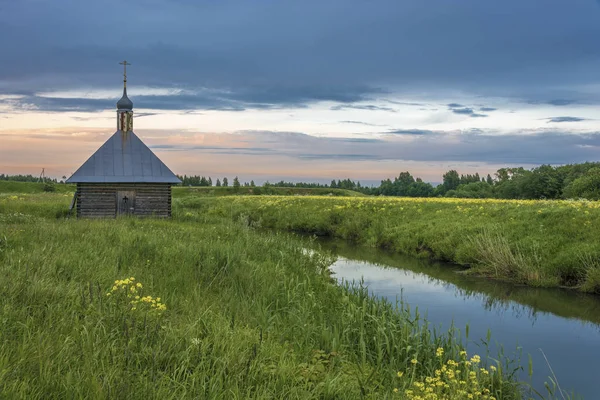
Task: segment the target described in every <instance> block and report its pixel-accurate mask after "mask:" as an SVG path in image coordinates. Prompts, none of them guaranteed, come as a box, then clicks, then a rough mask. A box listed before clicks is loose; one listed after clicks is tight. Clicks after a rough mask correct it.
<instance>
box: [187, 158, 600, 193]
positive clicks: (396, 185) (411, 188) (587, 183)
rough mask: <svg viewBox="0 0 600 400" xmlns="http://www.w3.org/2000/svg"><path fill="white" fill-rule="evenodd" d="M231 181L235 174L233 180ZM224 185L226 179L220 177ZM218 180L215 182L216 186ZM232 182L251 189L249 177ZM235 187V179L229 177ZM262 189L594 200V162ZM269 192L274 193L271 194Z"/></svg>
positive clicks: (598, 185)
mask: <svg viewBox="0 0 600 400" xmlns="http://www.w3.org/2000/svg"><path fill="white" fill-rule="evenodd" d="M179 178H180V179H181V180H182V181H183V184H184V186H188V185H191V186H212V180H211V178H210V177H209V178H205V177H203V176H202V177H200V176H186V175H184V176H180V177H179ZM235 179H236V180H237V177H236V178H235ZM223 182H224V183H225V184H224V186H227V184H226V182H227V178H223ZM220 185H221V183H220V181H219V180H217V186H220ZM237 185H238V186H244V187H255V185H254V181H252V182H250V183H247V182H246V183H244V184H243V185H241V184H240V182H239V180H238V182H237ZM234 186H235V180H234ZM263 187H281V188H283V187H286V188H292V187H295V188H330V189H345V190H351V191H357V192H360V193H363V194H366V195H373V196H380V195H381V196H399V197H454V198H475V199H484V198H485V199H489V198H498V199H530V200H539V199H578V198H583V199H588V200H600V162H587V163H582V164H570V165H563V166H558V167H553V166H551V165H540V166H539V167H536V168H533V169H531V170H526V169H524V168H522V167H519V168H500V169H499V170H497V171H496V173H495V174H494V177H492V176H491V175H489V174H488V175H487V176H486V177H484V176H480V175H479V173H475V174H466V175H464V174H459V173H458V171H456V170H450V171H448V172H446V173H445V174H443V176H442V183H441V184H440V185H438V186H435V187H434V186H433V185H432V184H431V183H428V182H423V180H422V179H420V178H415V177H413V176H412V175H411V173H410V172H408V171H406V172H401V173H400V174H399V175H398V176H397V177H396V178H394V179H393V180H391V179H384V180H382V181H381V183H380V185H379V186H377V187H368V186H364V185H361V184H360V182H354V181H352V180H350V179H344V180H339V179H338V180H337V181H336V180H335V179H334V180H332V181H331V183H330V184H329V185H326V184H320V183H305V182H284V181H280V182H277V183H269V182H266V183H265V184H264V185H263ZM273 194H275V193H273Z"/></svg>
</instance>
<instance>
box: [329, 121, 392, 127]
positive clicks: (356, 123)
mask: <svg viewBox="0 0 600 400" xmlns="http://www.w3.org/2000/svg"><path fill="white" fill-rule="evenodd" d="M339 122H340V123H341V124H354V125H365V126H386V125H382V124H372V123H369V122H363V121H339Z"/></svg>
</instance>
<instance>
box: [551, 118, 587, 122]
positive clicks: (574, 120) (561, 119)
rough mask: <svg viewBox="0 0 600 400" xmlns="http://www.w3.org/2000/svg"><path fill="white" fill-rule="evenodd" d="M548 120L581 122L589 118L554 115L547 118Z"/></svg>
mask: <svg viewBox="0 0 600 400" xmlns="http://www.w3.org/2000/svg"><path fill="white" fill-rule="evenodd" d="M546 119H547V120H548V123H550V122H580V121H587V120H588V119H587V118H579V117H553V118H546Z"/></svg>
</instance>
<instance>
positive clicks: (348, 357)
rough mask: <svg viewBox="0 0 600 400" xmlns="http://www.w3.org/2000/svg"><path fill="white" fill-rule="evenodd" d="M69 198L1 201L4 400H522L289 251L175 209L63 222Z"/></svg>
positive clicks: (448, 344)
mask: <svg viewBox="0 0 600 400" xmlns="http://www.w3.org/2000/svg"><path fill="white" fill-rule="evenodd" d="M70 197H71V196H69V194H58V193H44V194H33V195H30V194H18V195H15V194H10V195H7V194H0V273H1V274H2V276H4V277H5V279H3V280H1V281H0V294H1V296H0V302H1V305H2V310H3V318H2V321H1V323H0V337H2V339H3V340H2V344H1V345H0V374H1V376H0V377H1V379H0V392H2V393H3V395H6V396H7V397H11V398H31V399H36V398H40V399H41V398H49V397H51V398H83V397H85V398H113V397H123V398H125V397H126V398H131V399H138V398H139V399H142V398H144V399H145V398H165V399H171V398H172V399H175V398H176V399H180V398H207V399H208V398H210V399H231V398H261V399H264V398H274V399H275V398H290V399H294V398H295V399H301V398H302V399H303V398H339V399H355V398H367V399H369V398H372V399H376V398H377V399H379V398H410V396H413V395H414V396H417V395H419V393H421V392H422V391H425V390H428V389H429V388H431V390H439V391H440V393H442V392H441V391H443V393H444V396H446V397H443V396H442V394H440V396H439V398H456V396H457V395H458V396H461V395H462V393H471V394H473V395H474V398H480V399H486V398H487V399H492V398H496V399H501V398H502V399H520V398H522V394H523V386H522V385H521V384H519V383H518V382H517V379H516V378H515V377H514V376H513V375H511V370H510V366H511V365H512V364H510V362H509V360H508V358H500V359H499V360H498V362H497V363H493V364H489V363H488V364H486V363H485V360H480V357H479V355H478V353H477V354H476V353H474V352H471V353H468V354H467V353H462V352H463V351H464V347H463V346H462V344H461V342H460V340H459V339H458V338H457V337H456V336H455V335H456V332H454V331H453V330H449V331H446V332H442V331H437V332H436V331H434V330H433V329H431V328H429V327H426V326H424V325H423V324H414V323H413V322H414V319H415V316H414V315H413V314H412V313H411V312H409V311H408V309H407V305H402V304H401V305H400V307H399V308H397V307H396V306H395V305H394V304H392V303H390V302H388V301H386V300H384V299H380V298H377V297H373V296H370V295H369V294H368V292H367V290H366V289H365V288H356V287H350V286H339V285H334V284H332V283H331V277H330V275H329V273H328V268H329V265H330V264H331V262H332V259H331V258H329V257H327V256H324V255H321V254H319V253H314V254H308V253H307V252H306V251H304V245H303V242H301V241H300V240H298V239H294V238H290V237H289V235H281V234H277V233H275V232H271V233H265V232H258V231H256V230H253V229H248V227H247V224H243V223H241V222H243V221H242V220H240V219H239V218H238V219H236V220H235V221H232V220H231V219H230V218H223V217H221V216H218V215H214V214H212V213H197V212H196V211H194V209H192V208H190V209H188V211H186V209H183V208H181V207H180V206H178V207H180V208H179V210H178V211H177V213H176V215H175V217H174V218H173V219H172V220H166V221H165V220H153V219H147V220H138V219H131V218H123V219H117V220H101V221H91V220H76V219H74V218H64V212H63V211H62V210H63V209H64V208H67V207H68V204H69V202H70ZM436 371H441V372H440V374H442V372H443V374H442V375H437V372H436ZM457 371H459V372H457ZM457 374H463V375H464V376H469V380H468V382H469V385H468V387H462V384H461V383H460V382H459V380H458V379H455V378H456V376H457ZM438 382H440V385H441V386H436V385H437V383H438ZM432 385H433V386H432ZM407 391H409V392H410V393H411V394H408V393H409V392H407Z"/></svg>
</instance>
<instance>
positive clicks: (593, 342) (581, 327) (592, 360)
mask: <svg viewBox="0 0 600 400" xmlns="http://www.w3.org/2000/svg"><path fill="white" fill-rule="evenodd" d="M319 243H320V245H321V247H322V248H323V249H324V250H328V251H330V252H332V253H333V254H335V255H337V256H338V259H337V261H336V262H335V263H334V264H333V265H332V266H331V268H330V269H331V270H332V272H333V273H334V277H335V278H336V279H337V280H338V281H350V282H351V281H357V282H358V281H360V280H361V279H363V280H364V284H365V285H366V286H367V287H368V289H369V291H370V292H371V293H373V294H374V295H376V296H379V297H384V298H386V299H388V300H389V301H391V302H392V303H395V301H396V299H398V298H400V297H401V298H402V299H403V300H404V301H405V302H407V303H408V304H409V305H410V307H411V310H412V309H414V308H415V307H418V310H419V313H420V314H421V315H424V316H425V317H426V319H427V321H428V322H429V323H430V325H431V326H433V327H440V328H441V329H444V330H447V329H448V328H450V327H451V324H452V323H454V326H456V327H457V328H459V329H460V330H461V331H462V332H463V335H462V336H463V338H464V336H465V335H464V333H465V331H466V329H465V327H466V326H467V324H468V326H469V337H468V339H467V350H468V351H469V352H470V353H479V354H481V353H482V352H483V351H484V350H482V349H481V347H480V346H479V345H478V344H480V343H481V339H485V338H486V335H487V333H488V330H491V333H492V336H491V345H490V356H494V355H496V354H497V351H498V350H499V349H500V347H502V348H503V349H504V354H506V355H508V356H511V355H517V354H519V353H521V365H522V366H523V371H522V372H521V379H522V380H524V381H527V382H531V384H532V385H533V387H534V388H535V389H537V390H539V391H541V392H542V391H544V382H545V381H548V377H549V376H552V372H551V371H550V367H551V368H552V370H553V371H554V374H555V375H556V377H557V379H558V383H559V385H560V387H561V389H563V391H565V392H568V393H571V392H576V393H577V395H579V396H581V397H583V398H585V399H600V298H599V297H597V296H592V295H585V294H581V293H576V292H572V291H567V290H561V289H539V288H531V287H525V286H516V285H513V284H506V283H501V282H496V281H491V280H487V279H483V278H476V277H472V276H469V275H466V274H464V273H461V271H460V270H459V269H458V268H457V267H456V266H452V265H448V264H442V263H431V262H428V261H424V260H420V259H416V258H411V257H406V256H401V255H396V254H389V253H387V252H384V251H381V250H375V249H370V248H363V247H356V246H351V245H349V244H347V243H346V242H343V241H337V240H322V241H319ZM540 350H541V351H540ZM542 351H543V353H542ZM544 354H545V356H546V357H547V359H548V362H549V364H550V367H549V366H548V363H547V362H546V361H545V359H544ZM528 355H530V356H531V359H532V361H533V378H529V375H528V363H529V357H528ZM581 397H579V398H581ZM558 398H560V396H558Z"/></svg>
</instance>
